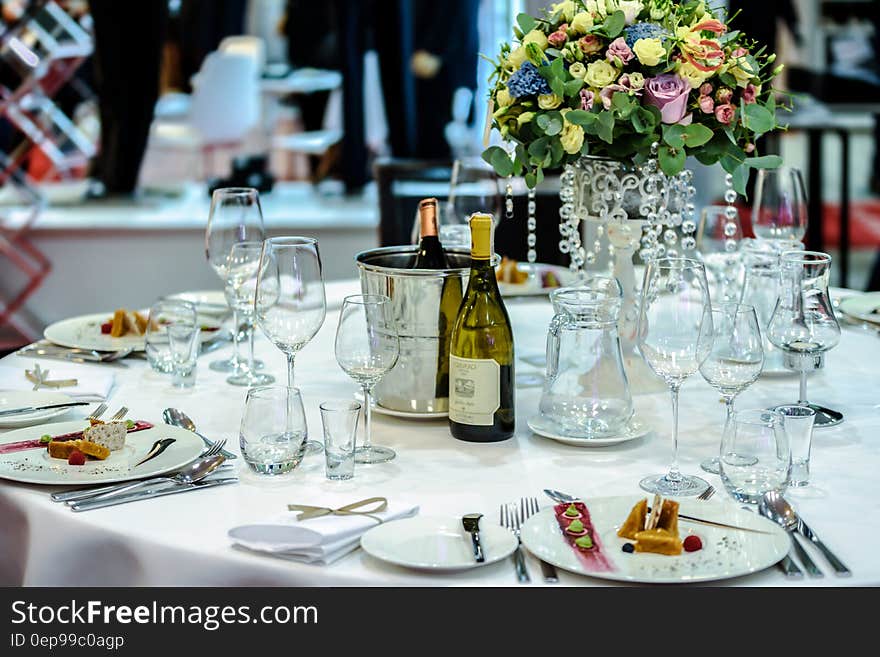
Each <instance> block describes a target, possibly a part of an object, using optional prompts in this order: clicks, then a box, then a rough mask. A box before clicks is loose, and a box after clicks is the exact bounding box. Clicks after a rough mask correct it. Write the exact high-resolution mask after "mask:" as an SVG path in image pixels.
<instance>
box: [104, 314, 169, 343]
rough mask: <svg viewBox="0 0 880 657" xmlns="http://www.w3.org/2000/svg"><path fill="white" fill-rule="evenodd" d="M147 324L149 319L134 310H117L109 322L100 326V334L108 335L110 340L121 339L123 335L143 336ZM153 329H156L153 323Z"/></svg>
mask: <svg viewBox="0 0 880 657" xmlns="http://www.w3.org/2000/svg"><path fill="white" fill-rule="evenodd" d="M148 324H149V319H148V318H147V317H146V316H144V315H142V314H141V313H139V312H137V311H136V310H127V309H125V308H117V309H116V311H115V312H114V313H113V317H112V318H111V319H110V321H108V322H104V323H103V324H101V333H103V334H109V335H110V337H111V338H121V337H122V336H125V335H144V334H145V333H146V332H147V325H148ZM153 328H156V326H155V322H154V326H153Z"/></svg>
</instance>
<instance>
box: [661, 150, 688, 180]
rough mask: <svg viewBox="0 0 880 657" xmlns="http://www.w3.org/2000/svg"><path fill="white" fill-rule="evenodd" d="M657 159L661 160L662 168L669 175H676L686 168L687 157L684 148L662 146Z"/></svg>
mask: <svg viewBox="0 0 880 657" xmlns="http://www.w3.org/2000/svg"><path fill="white" fill-rule="evenodd" d="M657 159H658V160H659V161H660V169H661V170H662V171H663V173H665V174H666V175H667V176H674V175H675V174H677V173H679V172H680V171H681V170H682V169H684V162H685V160H686V159H687V157H686V156H685V153H684V149H683V148H678V149H676V148H670V147H669V146H667V147H666V148H661V149H660V150H659V152H658V153H657Z"/></svg>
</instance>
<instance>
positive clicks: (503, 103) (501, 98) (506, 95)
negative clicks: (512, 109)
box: [495, 89, 513, 107]
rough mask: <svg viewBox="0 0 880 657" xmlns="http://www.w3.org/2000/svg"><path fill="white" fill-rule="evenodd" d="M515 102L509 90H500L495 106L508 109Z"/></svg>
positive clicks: (496, 95) (496, 94) (496, 96)
mask: <svg viewBox="0 0 880 657" xmlns="http://www.w3.org/2000/svg"><path fill="white" fill-rule="evenodd" d="M512 102H513V97H512V96H511V95H510V92H509V91H508V90H507V89H499V90H498V91H497V92H496V93H495V104H496V105H498V107H507V106H508V105H510V104H511V103H512Z"/></svg>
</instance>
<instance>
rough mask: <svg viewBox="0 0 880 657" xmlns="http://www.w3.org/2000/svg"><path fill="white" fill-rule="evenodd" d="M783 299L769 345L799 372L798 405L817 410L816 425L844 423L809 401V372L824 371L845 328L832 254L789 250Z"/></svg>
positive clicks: (772, 319) (782, 276)
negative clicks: (834, 296) (831, 290)
mask: <svg viewBox="0 0 880 657" xmlns="http://www.w3.org/2000/svg"><path fill="white" fill-rule="evenodd" d="M780 268H781V274H780V289H779V299H778V301H777V302H776V308H774V309H773V315H772V316H771V317H770V324H769V326H768V334H769V337H770V341H771V342H772V343H773V344H774V345H775V346H776V347H778V348H779V349H781V350H782V353H783V359H784V365H785V367H786V368H787V369H790V370H794V371H796V372H799V373H800V396H799V399H798V404H800V405H801V406H809V407H810V408H812V409H813V410H814V411H816V420H815V423H816V426H817V427H823V426H825V427H827V426H832V425H835V424H839V423H840V422H842V421H843V413H841V412H839V411H835V410H831V409H830V408H825V407H824V406H818V405H816V404H811V403H809V402H808V401H807V372H810V371H812V370H816V369H819V368H821V367H822V366H823V365H824V362H825V352H826V351H828V350H829V349H833V348H834V347H836V346H837V343H838V342H840V325H839V324H838V323H837V318H836V317H835V316H834V309H833V307H832V305H831V298H830V296H829V294H828V279H829V277H830V275H831V256H830V255H828V254H827V253H820V252H818V251H786V252H785V253H783V254H782V255H781V256H780Z"/></svg>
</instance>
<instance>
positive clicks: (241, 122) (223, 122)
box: [150, 51, 260, 176]
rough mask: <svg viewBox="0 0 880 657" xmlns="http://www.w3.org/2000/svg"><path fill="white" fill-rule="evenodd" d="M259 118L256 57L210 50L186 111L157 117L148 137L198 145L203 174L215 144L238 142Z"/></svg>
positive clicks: (165, 144)
mask: <svg viewBox="0 0 880 657" xmlns="http://www.w3.org/2000/svg"><path fill="white" fill-rule="evenodd" d="M259 119H260V91H259V73H258V64H257V59H256V58H255V57H254V56H253V55H252V54H240V53H236V52H224V51H216V52H213V53H211V54H210V55H208V57H206V58H205V61H204V63H203V65H202V68H201V70H200V71H199V74H198V76H197V85H196V87H195V88H194V90H193V93H192V98H191V101H190V106H189V109H188V111H187V112H186V114H185V115H184V116H182V117H178V118H169V117H167V116H166V117H159V118H157V120H156V121H154V123H153V126H152V130H151V135H150V142H151V145H152V146H155V147H158V148H160V149H186V150H199V151H200V152H201V155H202V164H203V167H204V170H203V171H202V174H203V176H204V175H209V174H210V172H211V171H212V169H213V156H214V154H215V152H216V150H217V149H219V148H233V149H235V148H239V147H240V145H241V143H242V141H243V140H244V138H245V137H246V136H247V135H248V133H249V132H250V131H251V130H252V129H253V128H255V127H256V126H257V124H258V122H259Z"/></svg>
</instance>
